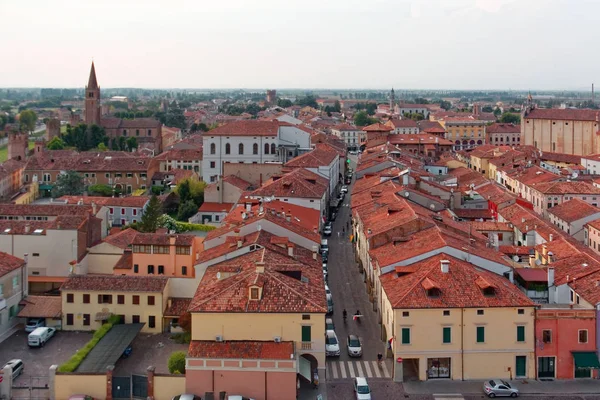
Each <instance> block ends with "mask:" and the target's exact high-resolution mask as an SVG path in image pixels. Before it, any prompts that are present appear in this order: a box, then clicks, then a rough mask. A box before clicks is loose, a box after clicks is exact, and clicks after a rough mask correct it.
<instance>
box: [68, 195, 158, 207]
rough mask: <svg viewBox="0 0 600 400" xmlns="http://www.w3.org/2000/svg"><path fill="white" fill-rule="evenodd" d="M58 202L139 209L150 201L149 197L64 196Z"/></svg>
mask: <svg viewBox="0 0 600 400" xmlns="http://www.w3.org/2000/svg"><path fill="white" fill-rule="evenodd" d="M58 200H63V201H66V202H67V204H79V202H81V203H83V204H85V205H92V203H95V204H97V205H98V206H107V207H111V206H112V207H137V208H143V207H144V206H145V205H146V203H147V202H148V201H150V197H149V196H127V197H102V196H62V197H60V198H59V199H58Z"/></svg>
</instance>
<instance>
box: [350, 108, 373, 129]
mask: <svg viewBox="0 0 600 400" xmlns="http://www.w3.org/2000/svg"><path fill="white" fill-rule="evenodd" d="M376 122H377V120H376V119H375V118H371V117H369V115H368V114H367V112H366V111H359V112H357V113H356V114H354V124H355V125H356V126H367V125H371V124H374V123H376Z"/></svg>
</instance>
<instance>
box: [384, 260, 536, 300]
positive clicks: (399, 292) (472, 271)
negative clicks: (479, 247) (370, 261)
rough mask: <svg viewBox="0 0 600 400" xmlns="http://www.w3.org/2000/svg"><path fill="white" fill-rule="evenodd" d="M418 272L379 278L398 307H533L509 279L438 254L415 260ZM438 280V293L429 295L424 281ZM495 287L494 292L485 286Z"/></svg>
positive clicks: (386, 275) (387, 275) (436, 282)
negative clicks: (444, 262)
mask: <svg viewBox="0 0 600 400" xmlns="http://www.w3.org/2000/svg"><path fill="white" fill-rule="evenodd" d="M442 260H448V261H450V263H449V271H448V273H444V272H442V271H441V261H442ZM412 266H414V267H415V268H416V272H413V273H410V274H407V275H402V276H400V277H398V276H397V274H396V273H395V272H390V273H387V274H384V275H382V276H381V277H380V279H381V285H382V287H383V290H384V291H385V293H386V295H387V297H388V299H389V301H390V303H391V305H392V307H393V308H395V309H409V308H463V307H465V308H467V307H479V308H484V307H533V306H534V303H533V301H531V300H530V299H529V298H528V297H527V296H525V294H524V293H523V292H521V290H519V289H518V288H517V287H516V286H515V285H513V284H511V283H510V282H509V281H508V280H507V279H505V278H503V277H501V276H499V275H496V274H493V273H491V272H488V271H484V270H481V269H479V268H477V267H475V266H474V265H472V264H470V263H468V262H466V261H463V260H459V259H457V258H454V257H451V256H449V255H447V254H438V255H435V256H433V257H429V258H427V259H425V260H423V261H420V262H417V263H414V264H413V265H412ZM426 279H429V280H430V281H433V282H435V284H436V287H437V288H439V295H438V296H429V295H428V293H427V290H426V288H425V287H423V284H422V282H423V281H425V280H426ZM487 287H493V288H494V295H485V294H484V292H483V290H482V288H487Z"/></svg>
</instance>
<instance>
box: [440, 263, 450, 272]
mask: <svg viewBox="0 0 600 400" xmlns="http://www.w3.org/2000/svg"><path fill="white" fill-rule="evenodd" d="M440 267H441V269H442V273H443V274H447V273H448V272H449V271H450V260H440Z"/></svg>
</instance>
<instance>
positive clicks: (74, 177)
mask: <svg viewBox="0 0 600 400" xmlns="http://www.w3.org/2000/svg"><path fill="white" fill-rule="evenodd" d="M82 193H83V176H81V175H79V174H78V173H77V172H76V171H67V172H66V173H64V174H59V175H58V177H57V178H56V184H55V185H54V187H53V188H52V197H54V198H57V197H61V196H67V195H68V196H74V195H78V194H82Z"/></svg>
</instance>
